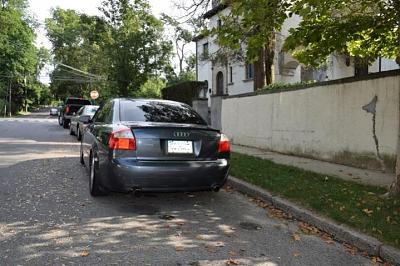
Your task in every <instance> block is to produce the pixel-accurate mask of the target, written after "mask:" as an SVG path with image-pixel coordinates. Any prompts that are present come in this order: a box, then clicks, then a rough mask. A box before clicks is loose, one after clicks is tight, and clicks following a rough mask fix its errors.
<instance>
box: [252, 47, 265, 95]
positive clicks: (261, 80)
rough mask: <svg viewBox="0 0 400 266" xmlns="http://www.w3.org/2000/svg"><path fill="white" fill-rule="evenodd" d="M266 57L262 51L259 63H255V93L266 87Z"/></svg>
mask: <svg viewBox="0 0 400 266" xmlns="http://www.w3.org/2000/svg"><path fill="white" fill-rule="evenodd" d="M264 56H265V55H264V51H263V49H261V50H260V54H259V56H258V59H257V61H256V62H254V91H256V90H258V89H262V88H264V86H265V69H264Z"/></svg>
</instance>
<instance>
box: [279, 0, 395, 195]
mask: <svg viewBox="0 0 400 266" xmlns="http://www.w3.org/2000/svg"><path fill="white" fill-rule="evenodd" d="M292 12H294V13H296V14H298V15H300V16H302V18H303V20H302V21H301V23H300V25H299V27H297V28H295V29H292V30H291V31H290V36H289V37H288V38H287V39H286V43H285V47H286V49H288V50H290V51H292V52H293V54H294V56H295V57H296V58H297V59H298V60H299V61H300V62H301V63H304V64H306V65H311V66H318V65H321V64H324V63H325V62H326V59H327V57H328V56H329V55H330V54H332V53H333V52H337V53H341V54H346V55H350V56H354V57H359V58H364V59H366V60H367V61H369V62H372V61H374V60H376V58H377V57H380V56H381V57H386V58H392V59H396V61H397V63H398V64H399V65H400V19H399V18H400V1H399V0H387V1H374V0H361V1H355V0H352V1H340V0H325V1H311V0H300V1H296V3H295V4H294V5H293V7H292ZM338 33H340V34H338ZM399 132H400V128H399ZM399 194H400V134H399V138H398V147H397V162H396V178H395V181H394V182H393V184H392V185H391V187H390V189H389V193H388V195H389V196H394V195H399Z"/></svg>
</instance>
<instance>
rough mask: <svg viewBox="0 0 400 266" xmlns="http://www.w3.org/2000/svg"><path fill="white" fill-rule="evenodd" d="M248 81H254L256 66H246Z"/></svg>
mask: <svg viewBox="0 0 400 266" xmlns="http://www.w3.org/2000/svg"><path fill="white" fill-rule="evenodd" d="M246 79H254V65H253V64H247V65H246Z"/></svg>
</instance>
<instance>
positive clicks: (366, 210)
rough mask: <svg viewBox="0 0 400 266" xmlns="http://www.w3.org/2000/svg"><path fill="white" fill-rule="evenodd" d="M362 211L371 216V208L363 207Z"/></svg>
mask: <svg viewBox="0 0 400 266" xmlns="http://www.w3.org/2000/svg"><path fill="white" fill-rule="evenodd" d="M363 212H364V213H366V214H367V215H368V216H371V214H372V213H373V212H374V211H373V210H370V209H363Z"/></svg>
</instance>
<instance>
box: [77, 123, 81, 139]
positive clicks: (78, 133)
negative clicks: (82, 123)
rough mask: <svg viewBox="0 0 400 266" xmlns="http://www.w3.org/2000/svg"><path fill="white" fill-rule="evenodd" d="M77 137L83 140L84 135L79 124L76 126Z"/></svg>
mask: <svg viewBox="0 0 400 266" xmlns="http://www.w3.org/2000/svg"><path fill="white" fill-rule="evenodd" d="M76 128H77V129H76V139H77V140H78V141H81V140H82V135H81V130H80V128H79V125H77V126H76Z"/></svg>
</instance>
